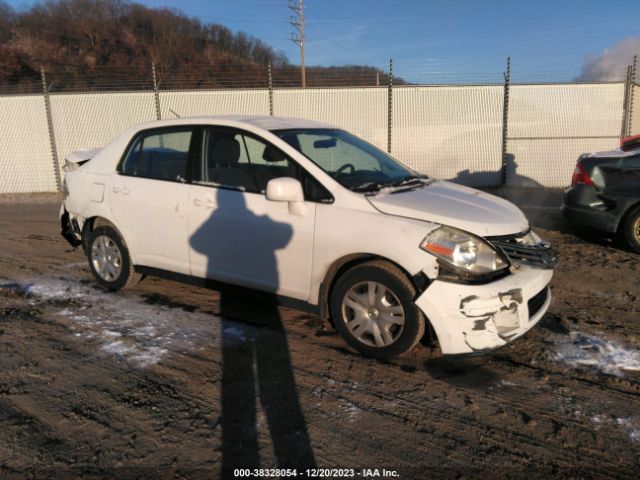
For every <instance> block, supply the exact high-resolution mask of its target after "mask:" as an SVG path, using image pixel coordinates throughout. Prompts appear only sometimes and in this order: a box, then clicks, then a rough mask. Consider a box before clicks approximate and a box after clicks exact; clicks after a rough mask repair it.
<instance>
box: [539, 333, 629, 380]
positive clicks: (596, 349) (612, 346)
mask: <svg viewBox="0 0 640 480" xmlns="http://www.w3.org/2000/svg"><path fill="white" fill-rule="evenodd" d="M551 356H552V358H553V359H554V360H557V361H561V362H564V363H568V364H569V365H571V366H572V367H593V368H596V369H598V370H600V371H601V372H604V373H608V374H611V375H616V376H623V375H624V372H629V371H640V351H638V350H634V349H629V348H626V347H625V346H623V345H621V344H619V343H618V342H615V341H612V340H606V339H603V338H600V337H596V336H593V335H586V334H583V333H580V332H571V333H570V334H569V338H568V340H567V339H566V338H565V339H563V340H560V341H557V342H556V344H555V349H554V351H553V352H551Z"/></svg>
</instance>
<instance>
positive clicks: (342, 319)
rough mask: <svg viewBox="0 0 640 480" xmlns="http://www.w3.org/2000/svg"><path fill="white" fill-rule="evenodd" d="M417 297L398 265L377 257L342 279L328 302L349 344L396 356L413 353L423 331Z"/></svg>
mask: <svg viewBox="0 0 640 480" xmlns="http://www.w3.org/2000/svg"><path fill="white" fill-rule="evenodd" d="M383 289H384V290H383ZM414 297H415V289H414V288H413V285H412V284H411V282H410V281H409V279H408V278H407V277H406V276H405V275H404V274H403V273H402V272H401V271H400V270H399V269H398V268H396V267H394V266H393V265H390V264H389V263H387V262H384V261H372V262H367V263H363V264H361V265H358V266H356V267H353V268H352V269H350V270H348V271H346V272H345V273H344V274H343V275H342V276H340V278H338V280H337V281H336V283H335V285H334V287H333V289H332V291H331V297H330V299H329V304H330V305H329V306H330V310H331V316H332V319H333V324H334V326H335V328H336V330H337V331H338V333H340V335H341V336H342V338H344V339H345V341H346V342H347V343H348V344H349V345H351V346H352V347H353V348H355V349H356V350H358V351H359V352H360V353H362V354H363V355H365V356H368V357H374V358H379V359H391V358H395V357H399V356H401V355H404V354H406V353H408V352H410V351H411V350H412V349H413V348H414V347H415V346H416V344H417V343H418V342H419V341H420V339H421V338H422V336H423V335H424V331H425V323H426V322H425V318H424V316H423V314H422V312H421V311H420V309H419V308H418V307H417V306H416V305H415V303H414V302H413V300H414ZM402 322H403V323H402Z"/></svg>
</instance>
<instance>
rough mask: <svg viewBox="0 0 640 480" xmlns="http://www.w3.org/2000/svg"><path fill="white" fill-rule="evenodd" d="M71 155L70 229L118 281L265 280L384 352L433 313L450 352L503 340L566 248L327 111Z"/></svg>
mask: <svg viewBox="0 0 640 480" xmlns="http://www.w3.org/2000/svg"><path fill="white" fill-rule="evenodd" d="M65 170H66V174H65V180H64V201H63V205H62V208H61V213H60V215H61V224H62V230H63V232H62V233H63V236H64V237H65V238H66V239H67V240H68V241H69V242H70V243H72V244H73V245H82V247H83V248H84V251H85V252H86V255H87V258H88V261H89V265H90V268H91V271H92V272H93V274H94V275H95V278H96V280H97V281H98V282H99V283H100V284H101V285H103V286H104V287H106V288H109V289H112V290H117V289H120V288H123V287H126V286H130V285H132V284H133V283H135V282H136V281H137V280H138V279H139V278H140V277H141V275H156V276H163V277H168V278H171V279H174V280H181V281H186V282H196V283H199V284H202V285H206V286H213V287H214V288H217V289H222V290H223V289H224V288H227V287H229V286H232V287H233V288H235V289H238V288H242V289H246V291H250V292H253V293H254V294H255V293H256V292H263V293H264V295H265V296H266V297H269V298H270V299H272V300H275V301H277V302H278V303H280V304H283V305H287V306H292V307H294V308H298V309H303V310H306V311H311V312H315V313H317V314H318V315H320V316H321V317H322V318H323V319H326V318H330V319H331V321H332V323H333V325H334V326H335V328H336V329H337V330H338V332H339V333H340V334H341V335H342V336H343V337H344V339H345V340H346V341H347V342H348V343H349V344H350V345H351V346H353V347H354V348H356V349H357V350H359V351H360V352H362V353H363V354H365V355H369V356H374V357H379V358H391V357H395V356H398V355H402V354H404V353H407V352H408V351H410V350H411V349H412V348H413V347H414V346H415V345H416V344H417V343H418V342H419V341H420V340H421V338H422V337H423V336H424V335H425V331H427V328H428V331H429V332H430V334H431V335H432V336H433V335H435V337H437V341H438V343H439V345H440V348H441V350H442V352H443V353H444V354H461V353H474V352H483V351H488V350H491V349H494V348H496V347H499V346H502V345H505V344H506V343H508V342H510V341H512V340H514V339H515V338H517V337H519V336H521V335H522V334H524V333H525V332H526V331H527V330H529V329H530V328H531V327H532V326H533V325H535V324H536V323H537V322H538V321H539V320H540V318H542V316H543V315H544V313H545V311H546V310H547V308H548V306H549V302H550V300H551V297H550V293H549V288H548V284H549V281H550V280H551V277H552V274H553V266H554V264H555V255H554V253H553V250H552V249H551V248H550V247H549V245H548V244H546V243H545V242H543V241H542V240H540V238H539V237H538V236H537V235H536V234H535V233H533V232H532V231H531V230H530V227H529V223H528V221H527V219H526V218H525V216H524V215H523V214H522V212H521V211H520V210H519V209H518V208H517V207H515V206H514V205H513V204H511V203H509V202H507V201H505V200H502V199H500V198H497V197H494V196H492V195H488V194H485V193H482V192H479V191H476V190H473V189H470V188H466V187H462V186H458V185H455V184H452V183H448V182H443V181H437V180H433V179H430V178H427V177H426V176H424V175H420V174H418V173H416V172H415V171H413V170H411V169H410V168H408V167H406V166H405V165H403V164H401V163H399V162H398V161H397V160H395V159H394V158H393V157H391V156H390V155H388V154H386V153H384V152H382V151H381V150H379V149H377V148H376V147H374V146H372V145H370V144H368V143H367V142H365V141H363V140H361V139H359V138H358V137H355V136H354V135H352V134H350V133H348V132H346V131H344V130H341V129H337V128H335V127H332V126H330V125H325V124H322V123H318V122H313V121H308V120H301V119H286V118H278V117H239V116H228V117H198V118H180V119H173V120H165V121H156V122H151V123H147V124H143V125H138V126H136V127H133V128H130V129H128V130H126V131H125V132H123V133H122V134H121V135H119V136H118V137H117V138H116V139H115V140H113V141H112V142H111V143H109V144H108V145H107V146H105V147H104V148H102V149H95V150H88V151H80V152H75V153H73V154H71V155H69V156H68V157H67V160H66V167H65Z"/></svg>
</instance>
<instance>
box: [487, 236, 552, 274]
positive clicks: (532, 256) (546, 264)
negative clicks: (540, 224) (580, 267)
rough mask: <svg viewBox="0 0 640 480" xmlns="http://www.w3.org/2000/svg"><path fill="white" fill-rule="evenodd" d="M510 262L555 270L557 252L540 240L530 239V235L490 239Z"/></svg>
mask: <svg viewBox="0 0 640 480" xmlns="http://www.w3.org/2000/svg"><path fill="white" fill-rule="evenodd" d="M488 240H489V241H490V242H491V244H492V245H493V246H494V247H496V249H498V250H499V251H502V252H503V253H504V254H505V255H506V256H507V257H509V260H512V261H516V262H524V263H529V264H531V265H535V266H538V267H543V268H553V267H555V265H556V261H557V256H556V252H555V251H554V250H553V249H552V248H551V246H550V245H549V244H548V243H546V242H543V241H541V240H540V239H539V238H536V239H535V240H534V238H530V234H527V235H524V236H514V237H511V238H499V239H498V238H496V239H493V240H492V239H491V238H489V239H488Z"/></svg>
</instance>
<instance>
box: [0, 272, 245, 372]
mask: <svg viewBox="0 0 640 480" xmlns="http://www.w3.org/2000/svg"><path fill="white" fill-rule="evenodd" d="M0 286H1V287H3V288H10V289H15V290H16V291H19V292H21V293H23V294H26V295H29V296H30V297H31V299H30V303H38V302H48V301H63V300H72V302H68V303H65V304H63V306H62V308H60V309H59V310H57V311H56V314H57V315H59V316H61V317H64V318H65V319H68V321H70V322H73V323H72V324H71V325H70V329H71V330H73V332H74V333H73V336H74V337H76V338H79V339H87V340H93V341H97V342H99V343H100V344H101V346H100V351H101V352H103V353H104V354H107V355H113V356H115V357H118V358H121V359H122V360H124V361H126V362H127V363H129V364H131V365H133V366H136V367H139V368H147V367H149V366H152V365H154V364H156V363H158V362H160V361H161V360H162V359H163V358H164V357H165V356H166V355H167V354H168V353H169V352H170V351H180V352H184V351H188V350H194V349H197V348H198V347H199V346H200V345H207V346H211V345H217V342H216V339H215V336H216V334H218V335H219V330H217V328H216V326H217V325H219V323H218V322H216V321H215V320H216V317H214V316H212V315H210V314H204V313H198V312H192V313H187V312H184V311H182V310H178V309H168V308H164V307H163V306H159V305H153V304H148V303H145V302H144V301H143V300H142V299H140V298H139V297H136V296H131V295H127V294H126V293H117V294H116V293H107V292H104V291H102V290H100V289H98V288H95V287H93V286H91V285H82V284H79V283H78V281H77V280H76V279H66V278H60V277H55V278H52V277H47V276H43V277H39V278H36V279H34V280H30V281H28V282H21V283H15V282H13V281H11V280H8V279H4V278H0ZM53 305H55V304H53ZM212 324H213V327H214V328H212ZM225 333H226V334H227V335H229V334H230V335H232V336H234V337H237V338H238V339H239V341H244V340H245V339H246V330H245V329H244V328H243V326H242V325H239V324H237V326H236V324H232V325H228V326H226V328H225Z"/></svg>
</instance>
